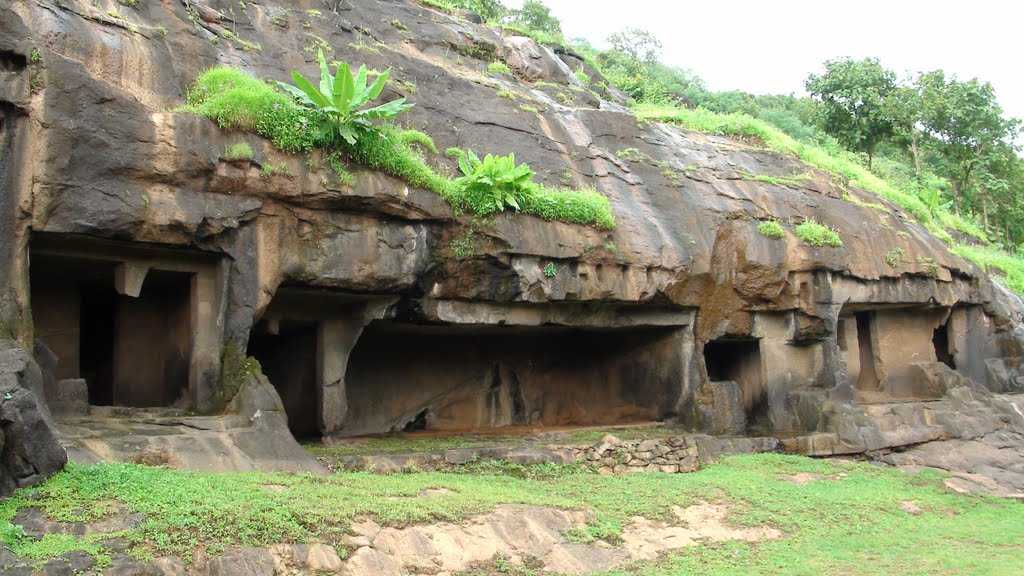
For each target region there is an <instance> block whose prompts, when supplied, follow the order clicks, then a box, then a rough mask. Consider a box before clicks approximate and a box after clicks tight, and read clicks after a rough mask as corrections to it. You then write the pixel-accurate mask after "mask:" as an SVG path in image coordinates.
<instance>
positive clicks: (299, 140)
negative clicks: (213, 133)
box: [185, 66, 323, 153]
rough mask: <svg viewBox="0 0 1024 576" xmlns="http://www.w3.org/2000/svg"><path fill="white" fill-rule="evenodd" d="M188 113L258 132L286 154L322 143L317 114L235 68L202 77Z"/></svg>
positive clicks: (227, 126)
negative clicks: (317, 125)
mask: <svg viewBox="0 0 1024 576" xmlns="http://www.w3.org/2000/svg"><path fill="white" fill-rule="evenodd" d="M185 110H186V111H189V112H192V113H194V114H197V115H199V116H204V117H206V118H209V119H210V120H213V121H214V122H216V123H217V125H218V126H220V127H221V128H222V129H225V130H239V131H243V132H255V133H256V134H259V135H260V136H263V137H264V138H267V139H268V140H270V141H271V143H273V145H274V147H276V148H279V149H281V150H284V151H285V152H292V153H299V152H308V151H309V150H312V149H313V148H316V147H318V146H320V145H322V144H323V142H322V139H321V138H320V137H319V136H318V135H317V133H316V131H315V130H314V129H313V128H314V126H315V125H316V117H315V116H314V112H312V111H311V110H307V109H305V108H301V107H299V106H297V105H296V104H295V103H294V101H293V100H292V98H291V97H289V96H286V95H284V94H282V93H280V92H278V91H276V90H275V89H274V88H273V87H271V86H270V85H269V84H267V83H266V82H264V81H262V80H258V79H256V78H254V77H253V76H251V75H249V74H246V73H245V72H243V71H241V70H237V69H235V68H229V67H226V66H218V67H216V68H211V69H210V70H207V71H206V72H204V73H203V74H202V75H200V76H199V78H198V79H196V82H195V84H193V86H192V88H191V89H190V90H189V92H188V96H187V98H186V106H185Z"/></svg>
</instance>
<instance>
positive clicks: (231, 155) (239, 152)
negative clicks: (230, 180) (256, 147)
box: [221, 142, 254, 161]
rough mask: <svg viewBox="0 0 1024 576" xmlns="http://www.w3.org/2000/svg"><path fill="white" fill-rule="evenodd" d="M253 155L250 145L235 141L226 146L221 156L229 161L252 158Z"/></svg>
mask: <svg viewBox="0 0 1024 576" xmlns="http://www.w3.org/2000/svg"><path fill="white" fill-rule="evenodd" d="M253 155H254V154H253V151H252V146H250V145H249V143H248V142H236V143H234V144H232V145H230V146H228V147H227V148H226V149H225V150H224V154H222V155H221V157H222V158H224V159H225V160H231V161H235V160H252V158H253Z"/></svg>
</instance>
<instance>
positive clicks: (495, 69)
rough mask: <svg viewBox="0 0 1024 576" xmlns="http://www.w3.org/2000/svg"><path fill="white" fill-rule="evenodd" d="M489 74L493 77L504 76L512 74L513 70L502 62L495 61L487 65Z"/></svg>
mask: <svg viewBox="0 0 1024 576" xmlns="http://www.w3.org/2000/svg"><path fill="white" fill-rule="evenodd" d="M487 73H488V74H490V75H492V76H501V75H502V74H511V73H512V69H511V68H509V67H508V64H505V63H504V62H502V61H501V60H495V61H494V62H491V63H490V64H488V65H487Z"/></svg>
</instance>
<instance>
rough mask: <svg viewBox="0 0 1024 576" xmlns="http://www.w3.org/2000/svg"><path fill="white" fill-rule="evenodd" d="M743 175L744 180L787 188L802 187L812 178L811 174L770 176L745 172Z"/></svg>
mask: <svg viewBox="0 0 1024 576" xmlns="http://www.w3.org/2000/svg"><path fill="white" fill-rule="evenodd" d="M741 176H742V177H743V179H744V180H752V181H754V182H764V183H766V184H773V185H775V186H785V187H787V188H800V187H801V186H803V185H804V184H805V183H807V181H808V180H810V179H811V175H810V174H797V175H796V176H769V175H767V174H750V173H749V172H744V173H743V174H741Z"/></svg>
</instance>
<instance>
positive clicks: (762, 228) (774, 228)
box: [757, 220, 786, 238]
mask: <svg viewBox="0 0 1024 576" xmlns="http://www.w3.org/2000/svg"><path fill="white" fill-rule="evenodd" d="M757 231H758V232H760V233H761V234H762V235H763V236H767V237H768V238H782V237H783V236H785V235H786V231H785V230H783V229H782V224H779V222H778V220H766V221H764V222H761V223H760V224H758V225H757Z"/></svg>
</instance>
